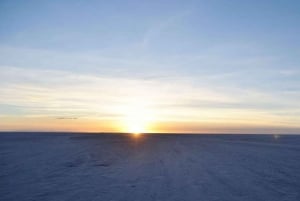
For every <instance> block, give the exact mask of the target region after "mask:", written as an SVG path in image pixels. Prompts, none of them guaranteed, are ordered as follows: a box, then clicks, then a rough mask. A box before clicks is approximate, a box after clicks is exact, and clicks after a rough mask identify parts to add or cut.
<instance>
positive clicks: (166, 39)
mask: <svg viewBox="0 0 300 201" xmlns="http://www.w3.org/2000/svg"><path fill="white" fill-rule="evenodd" d="M299 11H300V2H299V1H296V0H295V1H293V0H288V1H276V0H272V1H271V0H270V1H266V0H253V1H247V2H246V1H226V0H224V1H214V0H212V1H200V0H197V1H196V0H195V1H189V0H186V1H175V0H170V1H163V0H161V1H154V0H153V1H141V0H136V1H125V0H124V1H121V0H120V1H114V0H111V1H100V0H99V1H84V0H81V1H79V0H78V1H71V0H70V1H67V0H51V1H50V0H49V1H38V0H36V1H30V0H28V1H14V0H1V1H0V130H1V131H87V132H175V133H182V132H184V133H300V12H299Z"/></svg>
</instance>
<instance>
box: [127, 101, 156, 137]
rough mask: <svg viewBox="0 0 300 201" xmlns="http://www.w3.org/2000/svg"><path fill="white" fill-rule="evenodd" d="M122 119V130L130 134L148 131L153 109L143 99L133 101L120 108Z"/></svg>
mask: <svg viewBox="0 0 300 201" xmlns="http://www.w3.org/2000/svg"><path fill="white" fill-rule="evenodd" d="M122 113H123V119H122V124H123V128H122V130H123V131H124V132H128V133H132V134H141V133H146V132H149V127H150V125H151V122H152V120H153V114H152V113H153V111H151V110H150V108H149V106H147V104H146V103H144V102H143V101H141V102H134V103H133V104H129V105H128V106H126V107H124V108H123V110H122Z"/></svg>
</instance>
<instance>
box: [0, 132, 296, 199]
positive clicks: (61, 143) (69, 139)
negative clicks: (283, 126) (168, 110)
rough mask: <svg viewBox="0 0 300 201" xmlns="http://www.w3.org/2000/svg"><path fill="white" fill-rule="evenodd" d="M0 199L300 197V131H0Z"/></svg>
mask: <svg viewBox="0 0 300 201" xmlns="http://www.w3.org/2000/svg"><path fill="white" fill-rule="evenodd" d="M0 200H1V201H12V200H13V201H23V200H24V201H29V200H30V201H34V200H36V201H48V200H57V201H63V200H70V201H71V200H72V201H76V200H82V201H93V200H103V201H109V200H116V201H119V200H120V201H122V200H124V201H135V200H136V201H150V200H162V201H168V200H170V201H177V200H178V201H184V200H191V201H193V200H195V201H202V200H203V201H212V200H220V201H226V200H228V201H229V200H230V201H234V200H238V201H243V200H245V201H249V200H253V201H254V200H255V201H259V200H261V201H276V200H278V201H284V200H289V201H294V200H295V201H296V200H297V201H299V200H300V136H292V135H289V136H286V135H282V136H273V135H158V134H156V135H149V134H148V135H146V134H145V135H143V136H140V137H133V136H130V135H125V134H123V135H117V134H98V135H95V134H93V135H91V134H70V133H69V134H68V133H56V134H53V133H0Z"/></svg>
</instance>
